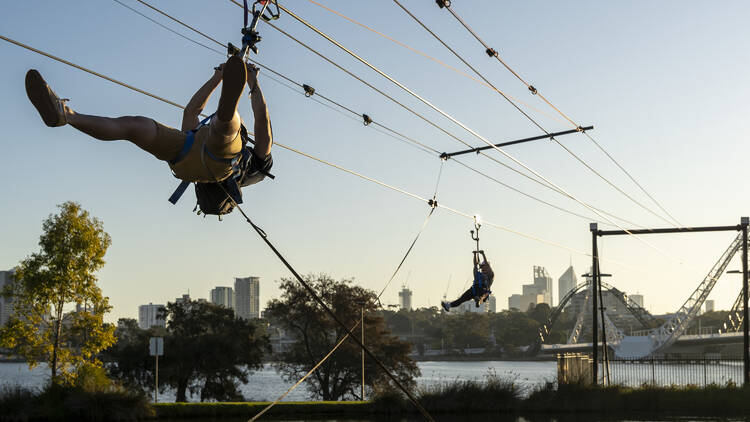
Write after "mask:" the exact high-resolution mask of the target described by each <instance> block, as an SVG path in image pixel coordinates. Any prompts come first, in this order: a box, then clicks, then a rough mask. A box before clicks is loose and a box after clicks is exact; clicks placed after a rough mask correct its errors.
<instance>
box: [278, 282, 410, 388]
mask: <svg viewBox="0 0 750 422" xmlns="http://www.w3.org/2000/svg"><path fill="white" fill-rule="evenodd" d="M305 279H306V281H307V282H308V283H310V285H311V286H312V287H313V289H315V291H316V292H317V293H318V294H319V295H320V297H321V298H322V300H323V302H324V303H325V304H326V305H328V306H329V307H330V308H331V310H332V311H333V312H334V313H335V314H336V316H337V317H338V318H339V319H340V320H342V321H344V323H345V324H349V328H352V327H354V326H355V324H356V323H357V322H358V321H359V320H360V313H361V311H362V307H364V312H365V318H364V322H365V345H366V346H367V347H368V349H369V350H370V351H372V353H373V354H374V355H375V356H377V357H378V359H380V360H381V361H382V362H383V364H384V365H385V366H386V368H388V370H389V371H391V372H392V373H394V374H395V376H396V377H397V378H398V379H399V381H400V382H402V383H403V384H405V385H407V386H413V385H414V384H415V382H414V378H415V377H416V376H418V375H419V368H418V367H417V365H416V364H415V363H414V361H413V360H412V359H411V358H409V356H408V355H409V352H410V349H411V345H410V344H409V343H408V342H405V341H401V340H399V339H398V338H396V337H395V336H393V335H391V333H390V332H389V331H388V329H387V328H386V325H385V321H384V319H383V317H382V314H381V313H380V312H379V309H378V306H377V295H376V294H375V292H373V291H371V290H365V289H363V288H361V287H358V286H355V285H353V284H352V280H341V281H335V280H334V279H332V278H331V277H329V276H328V275H325V274H320V275H308V276H306V277H305ZM280 287H281V291H282V292H283V293H282V296H281V298H280V299H274V300H272V301H270V302H269V303H268V307H267V308H266V313H267V315H269V319H270V320H271V321H272V322H273V323H275V324H279V325H280V326H281V327H282V328H283V329H284V330H286V331H288V332H289V334H290V335H291V336H293V337H294V338H295V339H296V340H297V341H296V342H295V343H294V345H293V346H291V348H290V349H289V350H288V351H286V352H283V353H282V355H281V362H279V363H278V364H277V365H276V366H277V369H278V370H279V371H280V372H282V373H283V374H284V375H285V376H286V378H287V379H288V380H290V381H297V380H298V379H300V378H302V376H303V375H304V374H306V373H307V372H308V371H309V370H310V369H312V367H313V366H315V365H316V364H317V363H318V362H319V361H320V360H321V359H322V358H323V357H324V356H325V355H326V354H328V352H329V351H331V350H332V349H333V347H334V346H335V345H336V343H338V341H339V340H340V339H341V338H343V336H344V335H345V333H346V331H345V330H344V329H343V328H342V327H341V326H339V325H338V324H337V323H336V322H335V321H334V320H333V319H332V318H330V316H329V315H328V314H327V313H326V312H325V311H323V309H321V308H320V306H319V305H318V304H317V303H316V302H315V301H314V300H313V298H312V297H310V295H309V294H308V293H307V291H306V290H305V289H304V288H303V287H302V286H301V285H299V283H298V282H297V281H296V280H294V279H288V278H282V279H281V281H280ZM352 331H354V332H355V333H359V327H357V329H354V330H352ZM360 359H361V348H360V347H359V345H358V344H357V343H356V342H354V341H353V340H347V341H345V342H344V343H343V344H342V345H341V347H339V349H338V350H336V352H335V353H334V354H333V355H331V357H330V358H328V360H326V362H325V363H323V364H322V365H321V366H320V367H319V368H318V370H317V371H316V372H315V373H314V375H313V376H310V377H309V378H307V380H306V381H305V382H307V383H308V384H309V385H310V386H311V391H314V392H315V394H316V395H317V396H318V397H319V398H320V399H323V400H341V399H344V398H352V397H360V390H359V388H360V383H361V379H362V378H361V377H362V374H361V360H360ZM365 384H366V385H367V386H368V387H369V388H370V389H371V390H378V389H384V388H386V386H387V385H388V376H387V375H386V374H385V373H384V372H383V371H382V369H380V368H379V367H378V366H377V365H376V363H375V362H374V361H373V360H372V359H368V358H367V357H366V356H365Z"/></svg>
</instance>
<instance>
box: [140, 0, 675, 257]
mask: <svg viewBox="0 0 750 422" xmlns="http://www.w3.org/2000/svg"><path fill="white" fill-rule="evenodd" d="M139 1H141V0H139ZM230 1H232V2H236V0H230ZM394 1H396V0H394ZM278 6H279V8H280V9H281V10H283V11H284V12H286V14H288V15H289V16H291V17H293V18H294V19H295V20H297V21H298V22H300V23H302V24H303V25H305V26H307V27H308V28H309V29H311V30H312V31H314V32H315V33H317V34H318V35H320V36H321V37H323V38H325V39H326V40H328V41H329V42H331V43H332V44H334V45H335V46H337V47H339V48H340V49H341V50H342V51H344V52H346V53H347V54H349V55H350V56H352V57H353V58H355V59H357V60H359V61H360V62H361V63H362V64H364V65H366V66H368V67H369V68H371V69H372V70H374V71H375V72H377V73H378V74H380V75H381V76H383V77H384V78H386V79H388V80H389V81H391V82H392V83H394V84H395V85H397V86H398V87H400V88H401V89H403V90H404V91H406V92H408V93H409V94H411V95H412V96H413V97H415V98H416V99H418V100H420V101H421V102H423V103H424V104H425V105H427V106H429V107H430V108H432V109H433V110H435V111H437V112H438V113H440V114H442V115H443V116H444V117H446V118H447V119H449V120H451V121H452V122H453V123H455V124H457V125H458V126H461V127H462V128H463V129H465V130H466V131H467V132H469V133H471V134H472V135H474V136H475V137H477V138H478V139H480V140H481V141H482V142H484V143H486V144H487V145H488V146H490V147H491V148H492V149H494V150H496V151H498V152H500V153H501V154H503V155H504V156H505V157H506V158H508V159H510V160H512V161H513V162H515V163H516V164H518V165H519V166H521V167H523V168H525V169H526V170H527V171H529V172H531V173H533V174H534V175H535V176H537V177H539V178H540V179H542V180H544V181H545V182H547V183H549V184H550V185H552V186H554V187H556V188H557V189H559V190H561V191H562V192H563V193H564V194H565V195H566V196H568V197H569V198H570V199H572V200H574V201H576V202H578V203H579V204H581V205H583V206H585V207H586V208H589V209H590V210H592V211H594V213H595V214H597V215H599V217H601V218H603V219H604V220H606V221H608V222H610V223H612V224H613V225H615V226H617V227H618V228H620V229H621V230H623V231H625V232H626V233H628V234H629V235H630V236H632V237H634V238H635V239H637V240H638V241H639V242H641V243H643V244H644V245H646V246H648V247H650V248H651V249H653V250H655V251H657V252H659V253H661V254H662V255H664V256H667V257H669V258H671V259H676V260H677V261H679V262H681V261H680V260H679V259H677V258H675V257H672V256H671V255H669V254H667V253H666V252H665V251H663V250H661V249H660V248H658V247H656V246H655V245H653V244H652V243H650V242H648V241H646V240H645V239H643V238H641V237H640V236H636V235H634V234H633V233H631V232H630V231H629V230H627V229H625V228H624V227H622V226H620V225H619V224H617V223H615V222H614V221H612V220H610V219H609V218H607V217H606V216H604V215H602V214H600V213H598V212H596V211H595V210H594V209H593V208H592V207H591V206H590V205H588V204H587V203H585V202H583V201H581V200H580V199H578V198H577V197H575V196H573V195H572V194H570V193H568V192H567V191H565V190H564V189H562V188H560V187H559V186H557V185H556V184H555V183H553V182H551V181H550V180H549V179H547V178H545V177H544V176H542V175H541V174H539V172H537V171H536V170H534V169H532V168H531V167H529V166H528V165H526V164H525V163H523V162H521V161H520V160H519V159H517V158H515V157H514V156H512V155H511V154H509V153H507V152H505V151H504V150H502V149H501V148H499V147H497V146H495V145H493V144H492V142H490V141H489V140H487V139H486V138H485V137H483V136H482V135H480V134H479V133H477V132H476V131H474V130H473V129H471V128H469V127H468V126H466V125H465V124H463V123H461V122H460V121H459V120H457V119H456V118H454V117H453V116H451V115H449V114H448V113H446V112H445V111H443V110H442V109H440V108H439V107H437V106H435V105H434V104H432V103H431V102H429V101H427V100H426V99H425V98H424V97H422V96H420V95H419V94H417V93H416V92H414V91H412V90H411V89H409V88H408V87H406V86H405V85H404V84H402V83H401V82H399V81H397V80H396V79H394V78H393V77H391V76H390V75H388V74H386V73H385V72H383V71H382V70H380V69H379V68H377V67H375V66H374V65H372V64H370V63H369V62H368V61H367V60H365V59H363V58H362V57H360V56H359V55H357V54H356V53H354V52H353V51H351V50H350V49H348V48H346V47H344V46H343V45H342V44H341V43H339V42H338V41H336V40H334V39H333V38H331V37H330V36H328V35H327V34H325V33H323V32H322V31H321V30H319V29H318V28H316V27H315V26H313V25H312V24H310V23H309V22H307V21H305V20H304V19H302V18H300V17H299V16H297V15H296V14H294V13H293V12H291V11H290V10H289V9H287V8H286V7H284V6H283V5H278ZM266 23H268V24H269V26H271V27H274V28H275V25H272V24H271V23H269V22H266Z"/></svg>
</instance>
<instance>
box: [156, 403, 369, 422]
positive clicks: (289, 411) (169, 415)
mask: <svg viewBox="0 0 750 422" xmlns="http://www.w3.org/2000/svg"><path fill="white" fill-rule="evenodd" d="M267 404H268V402H243V403H158V404H155V405H153V407H154V409H155V410H156V416H157V418H159V419H193V418H218V417H221V418H231V417H247V418H250V417H252V416H253V415H255V414H257V413H258V412H260V411H261V410H263V408H264V407H266V405H267ZM375 410H376V409H374V408H373V406H372V404H371V403H370V402H361V401H334V402H331V401H314V402H313V401H310V402H281V403H279V404H277V405H276V406H274V407H273V408H271V410H269V411H268V412H267V413H266V415H267V416H268V417H271V418H273V417H287V416H305V417H314V416H358V415H369V414H372V413H374V412H375ZM375 413H376V412H375ZM264 417H265V416H264Z"/></svg>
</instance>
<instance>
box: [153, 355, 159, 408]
mask: <svg viewBox="0 0 750 422" xmlns="http://www.w3.org/2000/svg"><path fill="white" fill-rule="evenodd" d="M155 378H156V379H155V380H154V403H159V353H157V354H156V377H155Z"/></svg>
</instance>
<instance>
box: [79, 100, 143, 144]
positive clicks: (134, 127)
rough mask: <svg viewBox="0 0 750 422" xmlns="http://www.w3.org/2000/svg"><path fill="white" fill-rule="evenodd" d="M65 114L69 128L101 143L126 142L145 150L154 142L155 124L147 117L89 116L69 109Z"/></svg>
mask: <svg viewBox="0 0 750 422" xmlns="http://www.w3.org/2000/svg"><path fill="white" fill-rule="evenodd" d="M65 114H66V117H67V120H68V123H69V124H70V125H71V126H73V127H74V128H76V129H78V130H80V131H81V132H83V133H85V134H87V135H90V136H93V137H94V138H96V139H99V140H101V141H115V140H126V141H130V142H132V143H134V144H136V145H138V146H139V147H141V148H143V149H146V150H148V147H149V146H151V145H152V144H153V143H154V142H155V141H156V124H155V123H154V121H153V120H152V119H149V118H147V117H141V116H125V117H99V116H90V115H87V114H80V113H76V112H75V111H73V110H72V109H70V107H67V108H66V113H65Z"/></svg>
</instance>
